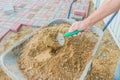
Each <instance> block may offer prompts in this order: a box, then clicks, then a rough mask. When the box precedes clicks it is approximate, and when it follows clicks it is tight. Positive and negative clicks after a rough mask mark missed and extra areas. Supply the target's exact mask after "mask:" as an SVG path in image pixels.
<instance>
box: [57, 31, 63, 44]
mask: <svg viewBox="0 0 120 80" xmlns="http://www.w3.org/2000/svg"><path fill="white" fill-rule="evenodd" d="M56 39H57V41H58V43H59V44H60V45H61V46H64V43H65V40H64V35H63V34H62V33H60V32H58V34H57V37H56Z"/></svg>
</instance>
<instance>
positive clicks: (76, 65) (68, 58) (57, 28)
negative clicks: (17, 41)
mask: <svg viewBox="0 0 120 80" xmlns="http://www.w3.org/2000/svg"><path fill="white" fill-rule="evenodd" d="M69 26H70V25H69V24H68V23H62V24H59V25H53V26H52V27H47V28H44V29H42V30H40V31H39V32H38V33H37V34H35V35H34V36H33V37H32V38H31V39H30V40H29V41H27V42H26V43H25V44H24V45H23V48H22V49H21V55H20V56H19V58H18V63H19V67H20V69H21V70H22V71H23V73H24V74H25V76H27V78H28V80H38V79H40V80H58V79H60V80H77V79H79V78H80V75H81V74H82V71H83V70H84V68H85V66H86V64H87V62H88V61H89V59H90V58H91V55H92V50H93V48H94V46H95V44H96V42H97V36H96V35H95V34H93V33H92V32H87V33H86V34H85V35H83V36H81V37H74V38H73V37H69V38H65V44H64V46H60V45H59V44H58V41H57V40H56V36H57V33H58V32H61V33H65V32H67V31H68V29H69ZM88 34H89V35H88Z"/></svg>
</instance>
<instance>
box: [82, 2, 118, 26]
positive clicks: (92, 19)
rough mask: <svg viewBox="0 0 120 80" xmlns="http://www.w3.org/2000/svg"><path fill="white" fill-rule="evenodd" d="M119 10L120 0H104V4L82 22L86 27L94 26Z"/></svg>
mask: <svg viewBox="0 0 120 80" xmlns="http://www.w3.org/2000/svg"><path fill="white" fill-rule="evenodd" d="M119 9H120V0H105V1H104V3H103V4H102V5H101V7H99V8H98V9H97V10H96V11H95V12H94V13H93V14H91V15H90V16H89V17H88V18H86V19H85V20H84V21H85V22H87V23H88V25H91V26H92V25H94V24H96V23H97V22H99V21H100V20H102V19H103V18H105V17H106V16H108V15H110V14H111V13H113V12H115V11H117V10H119Z"/></svg>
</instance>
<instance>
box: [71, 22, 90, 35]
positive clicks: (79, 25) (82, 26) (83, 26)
mask: <svg viewBox="0 0 120 80" xmlns="http://www.w3.org/2000/svg"><path fill="white" fill-rule="evenodd" d="M91 26H92V25H90V24H89V22H86V21H79V22H75V23H73V24H72V26H71V27H70V28H69V32H73V31H75V30H84V32H80V33H78V34H77V35H74V36H80V35H83V34H84V33H85V32H86V31H88V30H89V29H90V28H91Z"/></svg>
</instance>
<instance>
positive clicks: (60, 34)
mask: <svg viewBox="0 0 120 80" xmlns="http://www.w3.org/2000/svg"><path fill="white" fill-rule="evenodd" d="M79 32H84V30H75V31H73V32H67V33H65V34H64V35H63V34H62V33H60V32H59V33H58V34H57V41H58V43H59V44H60V45H61V46H63V45H64V43H65V40H64V37H70V36H74V35H76V34H78V33H79Z"/></svg>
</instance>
